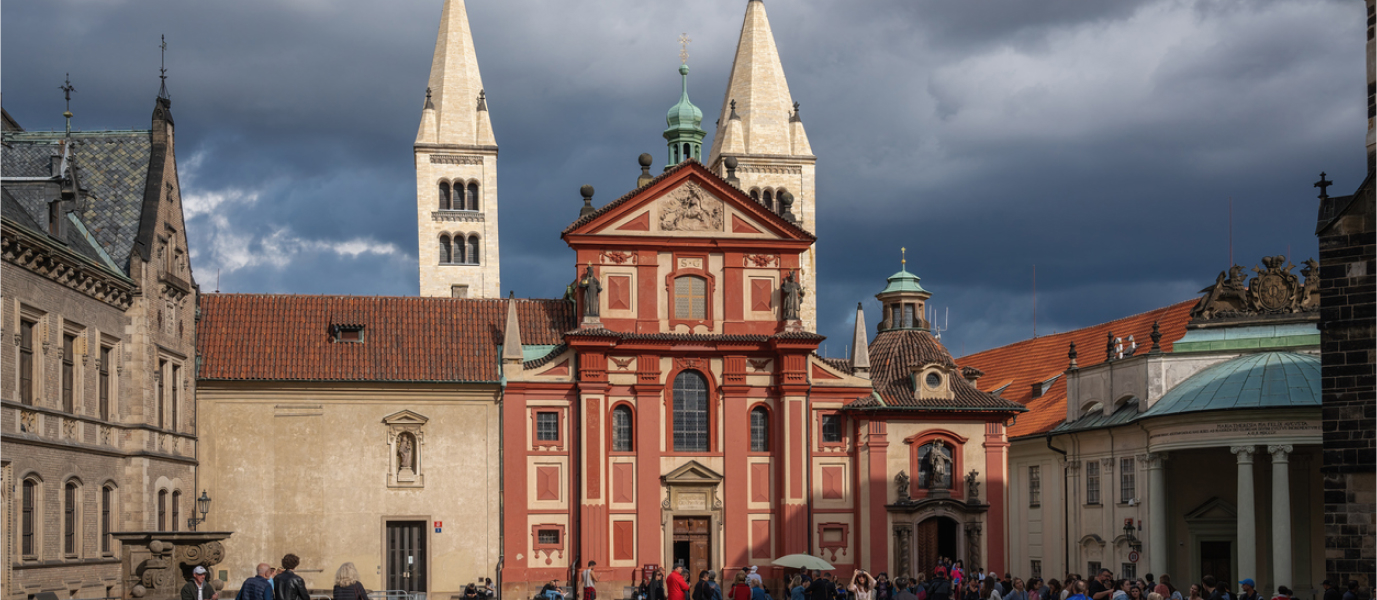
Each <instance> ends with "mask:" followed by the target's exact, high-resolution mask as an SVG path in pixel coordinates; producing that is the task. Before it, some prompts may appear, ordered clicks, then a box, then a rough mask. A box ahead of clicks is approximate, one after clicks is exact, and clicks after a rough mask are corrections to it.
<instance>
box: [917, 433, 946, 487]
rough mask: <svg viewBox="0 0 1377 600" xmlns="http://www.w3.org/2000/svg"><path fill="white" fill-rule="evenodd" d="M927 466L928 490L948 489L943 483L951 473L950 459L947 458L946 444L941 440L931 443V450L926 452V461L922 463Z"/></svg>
mask: <svg viewBox="0 0 1377 600" xmlns="http://www.w3.org/2000/svg"><path fill="white" fill-rule="evenodd" d="M924 462H926V463H927V465H928V473H930V476H929V477H928V482H927V483H928V489H930V490H936V489H946V488H947V487H949V486H948V485H947V484H946V483H945V482H946V480H947V474H948V473H949V472H950V471H951V458H949V457H948V456H947V444H946V442H943V441H942V440H937V441H935V442H933V443H932V450H930V451H928V456H927V459H926V460H925V461H924Z"/></svg>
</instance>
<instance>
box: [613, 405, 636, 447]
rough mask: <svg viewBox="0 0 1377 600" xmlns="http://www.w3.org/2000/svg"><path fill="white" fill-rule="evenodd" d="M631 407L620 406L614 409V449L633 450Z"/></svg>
mask: <svg viewBox="0 0 1377 600" xmlns="http://www.w3.org/2000/svg"><path fill="white" fill-rule="evenodd" d="M631 439H632V436H631V409H629V408H627V407H625V406H618V407H617V408H614V409H612V451H613V452H630V451H631Z"/></svg>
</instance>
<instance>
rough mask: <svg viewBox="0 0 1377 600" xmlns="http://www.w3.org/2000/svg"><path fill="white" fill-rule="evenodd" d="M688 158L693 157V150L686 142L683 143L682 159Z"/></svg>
mask: <svg viewBox="0 0 1377 600" xmlns="http://www.w3.org/2000/svg"><path fill="white" fill-rule="evenodd" d="M690 158H693V150H692V149H691V148H689V145H688V144H684V160H688V159H690Z"/></svg>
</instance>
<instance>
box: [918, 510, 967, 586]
mask: <svg viewBox="0 0 1377 600" xmlns="http://www.w3.org/2000/svg"><path fill="white" fill-rule="evenodd" d="M960 530H961V528H960V527H959V526H958V525H957V523H956V521H955V520H954V519H952V518H950V517H942V516H934V517H931V518H928V519H924V520H923V521H922V522H920V523H918V528H917V530H916V531H915V532H914V536H913V542H914V543H913V546H914V549H915V550H917V552H916V554H917V558H918V572H919V573H927V574H928V575H931V574H932V569H933V567H935V566H937V559H938V558H939V557H946V558H949V559H953V560H955V559H957V558H960V556H961V555H960V554H958V553H957V547H956V542H957V538H958V535H959V532H960Z"/></svg>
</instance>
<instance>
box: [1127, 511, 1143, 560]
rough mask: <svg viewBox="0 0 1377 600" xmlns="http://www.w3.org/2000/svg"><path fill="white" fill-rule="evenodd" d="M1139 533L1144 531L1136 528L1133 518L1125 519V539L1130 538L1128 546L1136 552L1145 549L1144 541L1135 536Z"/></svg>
mask: <svg viewBox="0 0 1377 600" xmlns="http://www.w3.org/2000/svg"><path fill="white" fill-rule="evenodd" d="M1139 531H1142V529H1141V528H1139V527H1135V526H1134V523H1133V519H1132V518H1129V519H1124V537H1125V538H1128V545H1129V547H1130V548H1133V550H1134V551H1135V552H1137V551H1140V550H1142V549H1143V541H1142V540H1140V539H1138V536H1136V535H1134V534H1135V533H1137V532H1139Z"/></svg>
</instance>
